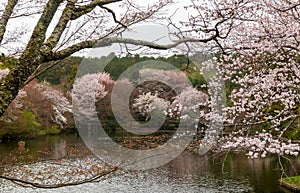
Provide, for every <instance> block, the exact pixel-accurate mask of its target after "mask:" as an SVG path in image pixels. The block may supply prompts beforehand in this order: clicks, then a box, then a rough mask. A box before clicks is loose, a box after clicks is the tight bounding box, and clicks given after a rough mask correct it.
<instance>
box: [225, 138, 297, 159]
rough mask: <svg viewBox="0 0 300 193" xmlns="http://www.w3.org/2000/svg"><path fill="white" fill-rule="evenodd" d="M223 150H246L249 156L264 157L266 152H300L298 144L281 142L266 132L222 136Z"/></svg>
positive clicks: (294, 154)
mask: <svg viewBox="0 0 300 193" xmlns="http://www.w3.org/2000/svg"><path fill="white" fill-rule="evenodd" d="M222 140H224V141H226V142H225V143H224V144H223V145H222V149H223V150H228V149H234V150H237V149H240V150H246V151H247V153H246V155H248V157H249V158H258V157H262V158H264V157H266V156H267V155H268V154H276V155H291V156H297V155H298V154H299V152H300V146H299V144H296V143H292V142H291V141H288V142H282V141H280V140H278V139H274V137H273V136H272V135H271V134H269V133H266V132H263V133H257V134H256V135H255V136H248V137H247V136H245V137H244V136H237V137H232V136H229V137H224V138H222Z"/></svg>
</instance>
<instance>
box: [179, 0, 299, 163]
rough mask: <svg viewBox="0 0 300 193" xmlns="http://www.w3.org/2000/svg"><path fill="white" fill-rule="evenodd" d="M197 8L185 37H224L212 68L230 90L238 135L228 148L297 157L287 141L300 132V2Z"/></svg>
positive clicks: (227, 117) (228, 121)
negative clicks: (215, 67) (213, 34)
mask: <svg viewBox="0 0 300 193" xmlns="http://www.w3.org/2000/svg"><path fill="white" fill-rule="evenodd" d="M192 3H193V5H191V6H187V7H186V9H193V10H195V14H194V15H191V16H190V22H188V23H187V22H182V24H183V26H184V27H186V30H185V31H182V34H184V33H183V32H185V33H186V34H189V35H191V36H193V35H194V36H202V35H203V33H215V32H217V33H220V36H219V37H218V38H217V39H215V41H214V42H210V45H211V46H210V47H208V50H209V51H215V52H217V53H218V54H217V55H218V58H215V59H212V60H210V61H208V62H207V63H210V65H217V66H218V69H219V70H220V72H219V73H220V74H222V75H223V78H224V81H225V83H226V86H227V95H228V98H227V100H228V102H227V103H228V107H226V108H224V109H223V110H224V121H225V126H227V127H226V128H229V131H231V132H232V133H231V135H229V136H228V137H227V138H225V139H226V140H227V141H229V142H228V143H226V145H225V146H224V147H226V148H229V147H232V148H237V147H238V146H239V147H242V148H245V149H247V150H249V152H248V155H249V156H250V157H258V156H259V155H260V156H262V157H265V156H266V154H267V153H276V154H280V155H282V154H289V155H297V154H298V153H297V152H299V146H297V145H293V144H292V141H290V140H288V139H284V136H285V134H286V133H288V132H289V131H294V132H299V119H300V114H299V106H300V105H299V104H300V93H299V92H300V87H299V85H300V84H299V81H300V76H299V75H300V73H299V50H300V47H299V46H300V44H299V43H300V34H299V30H298V29H299V25H300V23H299V21H300V20H299V19H300V17H299V16H300V13H299V6H300V4H299V1H293V0H288V1H268V0H264V1H242V0H234V1H223V0H219V1H213V2H212V1H201V2H200V1H198V0H192ZM224 20H225V22H222V23H218V21H224ZM215 22H217V23H218V24H217V25H215ZM210 26H215V27H216V28H213V27H210ZM208 28H211V29H210V30H207V29H208ZM195 46H196V45H195ZM212 48H213V49H212ZM297 130H298V131H297ZM255 143H256V144H257V145H255ZM259 144H263V145H259ZM275 146H276V148H277V149H276V148H275V149H274V147H275Z"/></svg>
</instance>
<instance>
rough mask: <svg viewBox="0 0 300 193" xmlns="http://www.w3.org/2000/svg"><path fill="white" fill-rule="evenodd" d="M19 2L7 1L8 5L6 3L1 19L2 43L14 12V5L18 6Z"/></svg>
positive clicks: (0, 35) (0, 36)
mask: <svg viewBox="0 0 300 193" xmlns="http://www.w3.org/2000/svg"><path fill="white" fill-rule="evenodd" d="M17 2H18V0H10V1H7V5H6V7H5V10H4V12H3V14H2V16H1V19H0V43H1V42H2V40H3V37H4V34H5V31H6V25H7V22H8V20H9V18H10V16H11V14H12V13H13V10H14V7H15V6H16V4H17Z"/></svg>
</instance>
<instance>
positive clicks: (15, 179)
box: [0, 167, 119, 189]
mask: <svg viewBox="0 0 300 193" xmlns="http://www.w3.org/2000/svg"><path fill="white" fill-rule="evenodd" d="M118 169H119V168H118V167H113V168H112V169H110V170H108V171H105V172H102V173H100V174H97V175H95V176H93V177H91V178H89V179H85V180H81V181H77V182H70V183H62V184H50V185H49V184H39V183H35V182H29V181H26V180H22V179H17V178H12V177H8V176H3V175H0V178H2V179H5V180H10V181H12V182H14V183H18V184H20V183H21V184H26V185H30V186H33V187H36V188H44V189H54V188H60V187H65V186H75V185H80V184H85V183H88V182H93V181H95V180H97V179H99V178H101V177H103V176H106V175H108V174H111V173H113V172H115V171H117V170H118Z"/></svg>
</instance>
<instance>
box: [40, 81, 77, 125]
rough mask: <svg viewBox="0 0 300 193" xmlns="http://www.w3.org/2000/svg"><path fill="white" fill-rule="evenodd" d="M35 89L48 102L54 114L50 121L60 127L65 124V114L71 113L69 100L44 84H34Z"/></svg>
mask: <svg viewBox="0 0 300 193" xmlns="http://www.w3.org/2000/svg"><path fill="white" fill-rule="evenodd" d="M35 88H36V89H38V90H40V92H41V94H42V95H43V97H44V98H45V99H46V100H48V101H49V102H50V103H51V105H52V108H53V111H54V114H53V115H51V119H52V120H53V121H54V122H55V123H56V124H59V125H60V126H61V127H62V125H63V124H66V123H67V118H66V117H65V116H64V113H66V112H72V105H71V104H70V102H69V100H68V99H67V98H66V97H65V96H64V95H63V94H62V93H61V92H60V91H58V90H54V89H53V88H51V87H50V86H47V85H45V84H36V85H35Z"/></svg>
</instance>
